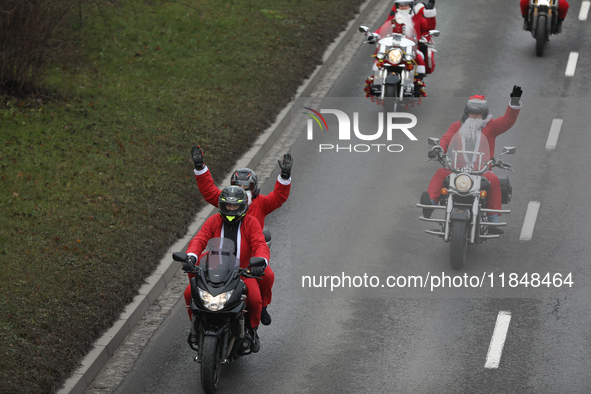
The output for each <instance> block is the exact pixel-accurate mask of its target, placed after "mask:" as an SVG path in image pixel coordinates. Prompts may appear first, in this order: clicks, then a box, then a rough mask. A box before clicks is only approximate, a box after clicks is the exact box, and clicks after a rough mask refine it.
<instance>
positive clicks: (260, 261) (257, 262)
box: [248, 257, 265, 267]
mask: <svg viewBox="0 0 591 394" xmlns="http://www.w3.org/2000/svg"><path fill="white" fill-rule="evenodd" d="M248 262H249V263H250V264H249V266H251V267H263V266H264V265H265V259H264V258H262V257H251V258H250V260H249V261H248Z"/></svg>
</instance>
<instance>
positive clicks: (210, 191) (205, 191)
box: [195, 169, 222, 207]
mask: <svg viewBox="0 0 591 394" xmlns="http://www.w3.org/2000/svg"><path fill="white" fill-rule="evenodd" d="M195 180H197V187H198V188H199V192H200V193H201V195H202V196H203V198H204V199H205V201H207V202H208V203H209V204H211V205H213V206H214V207H217V206H218V199H219V198H220V194H222V191H221V190H220V189H218V188H217V186H216V185H215V183H214V182H213V178H212V176H211V172H210V171H209V169H208V170H207V171H206V172H205V173H204V174H201V175H195Z"/></svg>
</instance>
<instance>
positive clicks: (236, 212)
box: [184, 186, 270, 353]
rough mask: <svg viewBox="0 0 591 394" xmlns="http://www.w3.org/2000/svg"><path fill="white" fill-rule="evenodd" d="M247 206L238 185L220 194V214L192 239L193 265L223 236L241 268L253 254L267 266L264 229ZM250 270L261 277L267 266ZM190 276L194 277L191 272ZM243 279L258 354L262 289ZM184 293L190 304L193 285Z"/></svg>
mask: <svg viewBox="0 0 591 394" xmlns="http://www.w3.org/2000/svg"><path fill="white" fill-rule="evenodd" d="M248 209H249V208H248V198H247V196H246V192H245V191H244V189H242V188H241V187H238V186H228V187H226V188H224V189H223V190H222V191H221V193H220V197H219V201H218V212H219V215H212V216H210V217H209V218H208V219H207V220H206V221H205V222H204V223H203V226H201V229H200V230H199V232H198V233H197V235H196V236H195V237H194V238H193V239H192V240H191V241H190V242H189V246H188V247H187V255H188V259H189V260H190V264H192V265H195V264H198V261H199V258H200V257H201V255H202V253H203V252H204V250H205V248H206V246H207V242H208V241H209V240H210V239H211V238H217V237H222V238H229V239H231V240H232V241H233V242H234V246H235V248H236V250H235V251H234V254H235V256H236V258H237V259H238V260H240V267H241V268H246V267H247V266H248V263H249V260H250V258H251V257H262V258H264V259H265V262H266V264H267V265H266V267H267V268H268V262H269V258H270V252H269V247H268V246H267V243H266V242H265V236H264V235H263V229H262V227H261V225H260V224H259V222H258V220H257V219H256V218H255V217H254V216H252V215H247V214H246V213H247V211H248ZM250 271H251V274H252V275H253V276H261V275H264V272H265V271H266V269H265V267H254V268H251V270H250ZM189 275H190V276H191V275H192V274H189ZM243 280H244V283H245V284H246V286H247V288H248V296H247V299H246V302H247V309H248V314H247V318H248V319H249V322H250V327H251V330H252V331H251V335H252V338H253V342H252V347H251V350H252V352H254V353H256V352H258V351H259V349H260V341H259V337H258V333H257V330H258V326H259V322H260V319H261V311H262V306H263V300H262V295H261V293H262V292H261V289H260V287H259V286H260V283H259V282H260V281H259V280H257V279H254V278H244V279H243ZM184 296H185V301H187V305H190V303H191V285H189V286H188V287H187V289H186V290H185V293H184ZM189 315H190V316H191V315H192V311H191V308H189ZM191 320H192V328H191V336H190V340H191V341H193V342H194V341H195V340H196V339H197V335H196V332H195V327H194V322H195V318H193V317H192V319H191Z"/></svg>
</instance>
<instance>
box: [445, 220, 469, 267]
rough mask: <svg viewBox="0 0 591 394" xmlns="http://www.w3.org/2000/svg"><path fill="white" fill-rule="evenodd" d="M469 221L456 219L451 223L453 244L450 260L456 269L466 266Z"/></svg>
mask: <svg viewBox="0 0 591 394" xmlns="http://www.w3.org/2000/svg"><path fill="white" fill-rule="evenodd" d="M468 228H469V227H468V222H465V221H463V220H456V221H453V222H452V223H451V242H450V243H451V246H450V255H449V262H450V264H451V268H453V269H454V270H461V269H462V268H464V263H465V262H466V252H467V250H468Z"/></svg>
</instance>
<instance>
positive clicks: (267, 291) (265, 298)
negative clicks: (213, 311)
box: [184, 266, 275, 328]
mask: <svg viewBox="0 0 591 394" xmlns="http://www.w3.org/2000/svg"><path fill="white" fill-rule="evenodd" d="M187 275H188V276H189V280H190V279H191V278H193V277H194V276H195V275H194V274H187ZM273 282H275V273H274V272H273V270H272V269H271V267H270V266H267V268H265V275H264V276H263V277H262V280H259V279H252V278H247V279H244V283H245V284H246V287H247V288H248V295H247V297H246V309H247V311H248V312H247V317H248V319H249V320H250V326H251V327H252V328H255V327H258V326H259V324H260V322H261V311H262V309H263V307H265V306H267V305H269V304H270V303H271V298H272V295H273V294H272V291H271V289H272V288H273ZM184 296H185V303H186V305H187V312H188V313H189V318H191V316H192V315H193V311H191V285H190V284H189V285H188V286H187V288H186V289H185V292H184Z"/></svg>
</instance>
